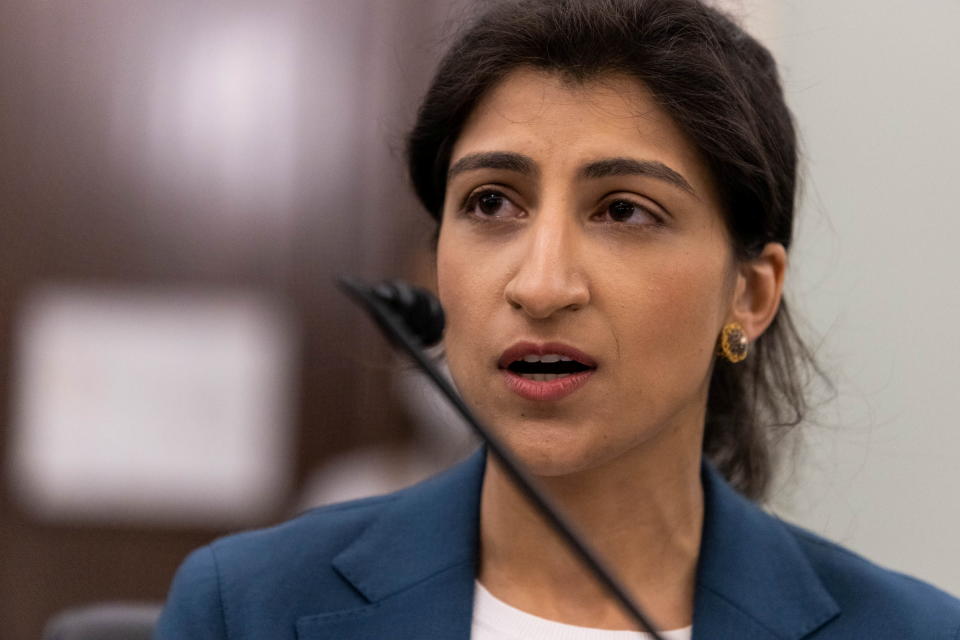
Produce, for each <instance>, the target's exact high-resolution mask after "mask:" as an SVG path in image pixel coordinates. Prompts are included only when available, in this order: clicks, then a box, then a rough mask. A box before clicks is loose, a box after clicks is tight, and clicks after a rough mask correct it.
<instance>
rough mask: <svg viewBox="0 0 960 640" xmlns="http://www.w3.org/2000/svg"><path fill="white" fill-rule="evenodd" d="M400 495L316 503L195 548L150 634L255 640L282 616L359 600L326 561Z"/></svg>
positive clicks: (340, 606)
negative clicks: (269, 524) (274, 522)
mask: <svg viewBox="0 0 960 640" xmlns="http://www.w3.org/2000/svg"><path fill="white" fill-rule="evenodd" d="M398 495H399V492H398V493H396V494H389V495H385V496H378V497H374V498H364V499H360V500H353V501H350V502H344V503H340V504H334V505H329V506H324V507H319V508H316V509H312V510H310V511H307V512H305V513H303V514H301V515H300V516H297V517H296V518H294V519H292V520H289V521H287V522H284V523H282V524H278V525H276V526H272V527H268V528H264V529H258V530H253V531H246V532H242V533H237V534H233V535H229V536H226V537H223V538H220V539H218V540H215V541H214V542H212V543H211V544H209V545H207V546H205V547H202V548H200V549H197V550H196V551H194V552H193V553H191V554H190V555H189V556H188V557H187V558H186V560H184V562H183V564H182V565H181V566H180V568H179V569H178V570H177V574H176V576H175V577H174V580H173V584H172V585H171V588H170V593H169V595H168V597H167V602H166V605H165V607H164V611H163V614H162V616H161V618H160V622H159V623H158V630H157V635H156V636H155V637H156V638H158V639H164V640H165V639H166V638H178V639H181V638H182V639H188V638H189V639H193V638H197V639H199V638H228V637H229V638H234V637H251V638H253V637H258V636H257V631H256V629H257V627H258V626H261V625H262V627H263V629H275V623H276V622H277V620H278V618H279V617H280V616H282V617H284V618H289V617H291V615H292V616H296V614H297V612H298V611H302V612H303V613H309V612H311V611H313V608H315V607H316V606H317V604H318V603H324V604H325V605H326V606H330V607H336V608H349V607H351V606H359V605H361V604H362V603H363V599H362V597H361V596H360V595H359V594H357V593H356V592H355V591H354V590H353V589H352V588H351V587H349V585H348V584H347V583H346V582H345V581H344V580H343V579H342V577H341V576H339V575H338V574H337V572H336V571H335V570H334V568H333V566H332V564H331V563H332V560H333V558H334V557H335V556H336V555H337V554H338V553H339V552H340V551H341V550H343V548H344V547H346V546H347V545H348V544H349V542H350V541H351V540H353V539H354V538H355V537H356V536H358V535H359V534H360V533H361V532H362V531H363V530H364V529H365V528H366V527H367V526H368V525H369V524H370V523H371V522H372V521H374V520H375V519H376V518H377V517H378V515H379V514H380V513H381V512H382V510H383V509H384V508H385V507H386V506H387V505H389V504H391V503H392V502H393V501H394V500H396V499H397V497H398ZM270 603H276V611H274V610H272V609H271V606H270ZM281 609H282V611H281ZM241 629H242V633H241V634H239V635H238V634H237V633H236V632H235V631H234V630H241ZM273 632H274V631H271V633H273ZM268 635H269V634H268ZM261 637H262V636H261ZM270 637H276V636H270Z"/></svg>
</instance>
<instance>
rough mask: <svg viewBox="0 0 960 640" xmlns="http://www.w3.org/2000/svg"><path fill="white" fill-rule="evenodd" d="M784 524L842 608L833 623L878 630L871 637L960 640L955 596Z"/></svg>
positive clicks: (958, 603)
mask: <svg viewBox="0 0 960 640" xmlns="http://www.w3.org/2000/svg"><path fill="white" fill-rule="evenodd" d="M783 524H784V525H785V526H786V528H787V530H788V531H789V532H790V534H792V536H793V538H794V539H795V540H796V541H797V543H798V544H799V546H800V548H801V549H802V550H803V552H804V554H805V555H806V556H807V558H808V559H809V560H810V564H811V566H812V567H813V569H814V570H815V571H816V572H817V575H818V576H819V577H820V579H821V581H822V582H823V584H824V586H825V588H826V589H827V590H828V591H829V592H830V595H832V596H833V598H834V599H835V600H836V601H837V604H838V605H839V606H840V611H841V614H840V616H839V617H838V618H837V620H836V621H835V623H834V624H835V625H837V626H839V627H845V626H848V625H849V626H851V628H856V629H859V632H860V633H865V632H866V629H876V630H877V632H876V635H875V636H871V637H893V636H895V637H900V638H943V639H945V640H946V639H948V638H949V639H951V640H954V639H956V640H960V600H958V599H957V598H955V597H953V596H951V595H950V594H948V593H946V592H944V591H941V590H940V589H937V588H936V587H934V586H932V585H930V584H927V583H925V582H923V581H921V580H917V579H916V578H913V577H911V576H909V575H906V574H903V573H899V572H896V571H892V570H890V569H886V568H884V567H881V566H879V565H877V564H875V563H873V562H871V561H869V560H867V559H866V558H864V557H862V556H860V555H858V554H856V553H854V552H853V551H850V550H849V549H847V548H845V547H843V546H841V545H839V544H836V543H834V542H831V541H829V540H827V539H825V538H823V537H821V536H819V535H817V534H815V533H812V532H811V531H808V530H806V529H804V528H802V527H798V526H796V525H792V524H788V523H783ZM864 625H868V626H866V627H865V626H864ZM831 626H833V625H831ZM867 635H869V633H868V634H867ZM864 637H866V636H864Z"/></svg>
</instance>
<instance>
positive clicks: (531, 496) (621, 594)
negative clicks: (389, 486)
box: [337, 277, 663, 640]
mask: <svg viewBox="0 0 960 640" xmlns="http://www.w3.org/2000/svg"><path fill="white" fill-rule="evenodd" d="M337 284H338V287H339V288H340V289H341V290H342V291H343V292H344V293H346V294H347V295H348V296H349V297H351V298H352V299H353V300H355V301H356V302H357V303H358V304H360V306H361V307H363V308H364V309H365V310H366V311H367V312H368V313H369V314H370V315H371V316H372V317H373V319H374V320H375V321H376V323H377V325H378V326H379V327H380V328H381V330H383V332H384V333H385V334H386V336H387V338H388V339H389V340H390V342H391V343H392V344H393V345H394V346H396V347H398V348H399V349H400V350H401V351H403V352H405V353H406V354H407V355H408V356H410V357H411V358H413V360H414V362H416V364H417V365H418V366H419V367H420V368H421V369H422V370H423V371H424V372H425V373H426V374H427V376H429V378H430V379H431V380H432V381H433V383H434V384H435V385H436V386H437V388H439V389H440V391H441V392H442V393H443V395H444V396H446V398H447V400H449V401H450V403H451V404H452V405H453V406H454V408H456V410H457V411H458V412H459V413H460V415H462V416H463V418H464V419H465V420H466V421H467V423H468V424H469V425H470V427H471V428H472V429H473V430H474V432H476V434H477V435H478V436H480V438H481V439H482V440H483V441H484V442H486V444H487V448H488V449H489V450H490V451H491V452H492V453H493V454H494V455H495V456H496V457H497V458H498V459H499V460H500V462H501V466H502V467H503V469H504V470H505V471H506V472H507V475H509V476H510V478H511V480H513V482H514V484H515V485H516V486H517V487H518V488H519V489H520V490H521V491H522V492H523V494H524V495H525V496H526V497H527V499H528V500H530V502H531V503H532V504H533V505H534V506H535V507H536V509H537V510H538V511H540V513H541V514H542V515H543V517H544V518H546V520H547V521H548V522H549V523H550V524H551V526H552V527H553V528H554V530H555V531H557V533H559V534H560V536H561V538H563V540H564V541H565V542H566V543H567V544H568V545H569V547H570V548H571V549H572V550H573V551H574V553H575V554H576V555H577V556H579V558H580V560H581V561H582V562H583V563H584V564H585V565H586V566H587V567H588V568H589V569H590V570H591V571H592V572H593V574H594V575H595V576H596V578H597V579H598V580H599V581H600V583H601V584H603V586H604V587H606V589H607V590H608V591H609V592H610V593H611V594H612V595H613V596H614V597H615V598H616V599H617V600H618V601H619V602H620V605H621V606H622V607H623V608H624V609H625V610H626V611H627V612H628V613H629V614H630V615H631V616H632V617H633V618H634V619H635V620H636V621H637V623H638V624H639V625H640V628H641V629H642V630H644V631H647V632H648V633H649V634H650V635H651V636H652V637H653V640H663V637H662V636H661V635H660V634H659V633H658V632H657V630H656V628H655V627H654V625H653V623H651V622H650V620H649V619H648V618H647V616H646V614H644V612H643V611H642V610H641V609H640V607H639V605H637V604H636V603H635V602H634V601H633V599H632V598H631V597H630V595H629V594H628V593H627V590H626V588H625V587H624V585H623V584H622V583H621V582H620V581H619V580H618V579H617V578H616V577H615V576H614V574H613V572H612V571H611V570H610V569H609V568H608V567H607V566H606V564H605V563H604V561H603V560H602V559H601V558H600V556H599V555H598V554H597V552H596V551H594V550H593V549H592V548H591V547H590V546H589V545H588V544H587V543H586V542H585V541H584V539H583V538H582V536H581V535H580V534H579V532H577V531H576V528H575V527H574V525H573V523H572V522H571V521H570V520H569V519H568V518H567V517H566V516H565V515H563V513H562V511H561V510H560V508H559V507H558V506H557V505H556V504H554V503H553V501H552V500H551V499H550V498H548V497H547V496H546V495H545V494H544V493H542V492H540V491H539V490H538V489H537V488H536V487H535V486H534V481H533V479H532V478H531V477H530V475H529V473H527V471H525V470H524V468H523V465H522V464H521V463H520V462H519V460H517V459H516V457H515V456H514V455H513V453H511V451H510V450H509V449H508V448H507V447H506V446H505V445H504V444H503V443H502V442H501V441H500V438H499V437H498V436H497V435H496V434H494V433H493V432H492V431H491V430H490V429H488V428H487V427H485V426H484V425H483V424H482V423H481V422H480V421H479V420H478V419H477V418H476V417H475V416H474V415H473V412H471V411H470V409H469V408H468V407H467V405H466V403H464V401H463V399H462V398H461V397H460V394H458V393H457V391H456V390H455V389H454V388H453V386H452V385H451V384H450V383H449V382H448V381H447V379H446V378H445V377H444V376H443V375H442V374H441V373H440V371H439V370H437V368H436V367H435V366H434V365H433V363H432V362H430V360H429V359H428V358H427V356H426V355H425V354H424V352H423V350H422V346H421V340H420V339H419V338H417V337H415V335H414V334H413V332H412V331H411V330H410V328H409V327H408V326H407V324H406V322H405V321H404V320H403V319H402V318H400V317H399V314H398V313H397V311H396V310H394V309H393V308H391V306H390V305H389V304H387V303H386V302H384V301H383V300H382V299H381V297H379V296H377V295H376V293H375V292H374V291H373V290H372V289H371V288H370V287H368V286H366V285H364V284H362V283H360V282H359V281H357V280H355V279H353V278H347V277H340V278H338V279H337Z"/></svg>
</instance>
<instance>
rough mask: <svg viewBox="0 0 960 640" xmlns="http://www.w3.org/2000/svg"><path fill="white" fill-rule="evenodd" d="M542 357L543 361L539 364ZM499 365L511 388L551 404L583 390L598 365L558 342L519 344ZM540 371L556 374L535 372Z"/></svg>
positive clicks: (505, 355) (580, 352)
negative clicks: (549, 371) (550, 371)
mask: <svg viewBox="0 0 960 640" xmlns="http://www.w3.org/2000/svg"><path fill="white" fill-rule="evenodd" d="M531 356H533V357H531ZM549 356H560V358H559V359H558V358H550V357H549ZM540 357H544V360H543V361H541V362H538V361H539V360H540ZM498 365H499V367H500V372H501V374H502V375H503V380H504V383H505V384H506V386H507V388H508V389H510V390H511V391H513V392H514V393H516V394H517V395H519V396H520V397H522V398H524V399H526V400H533V401H538V402H549V401H557V400H560V399H561V398H565V397H567V396H569V395H570V394H572V393H573V392H574V391H577V390H578V389H580V388H581V387H583V385H585V384H586V383H587V382H588V381H589V380H590V377H591V376H592V375H593V373H594V371H596V367H597V362H596V360H594V359H593V358H592V357H591V356H589V355H588V354H586V353H584V352H582V351H580V350H579V349H576V348H574V347H571V346H570V345H566V344H562V343H559V342H548V343H542V344H538V343H533V342H518V343H517V344H514V345H513V346H511V347H510V348H509V349H507V350H506V351H504V352H503V354H502V355H501V356H500V360H499V361H498ZM538 370H540V371H545V370H553V371H556V372H557V373H556V374H552V373H535V371H538Z"/></svg>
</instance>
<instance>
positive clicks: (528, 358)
mask: <svg viewBox="0 0 960 640" xmlns="http://www.w3.org/2000/svg"><path fill="white" fill-rule="evenodd" d="M523 361H524V362H570V358H568V357H567V356H561V355H558V354H556V353H548V354H547V355H545V356H538V355H535V354H532V353H531V354H529V355H525V356H523Z"/></svg>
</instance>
